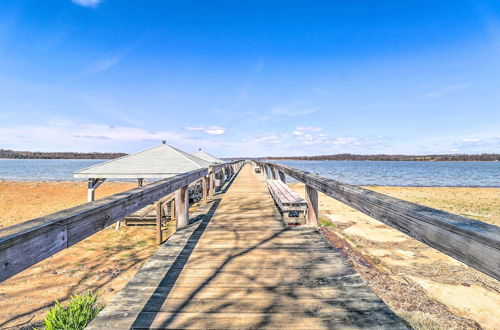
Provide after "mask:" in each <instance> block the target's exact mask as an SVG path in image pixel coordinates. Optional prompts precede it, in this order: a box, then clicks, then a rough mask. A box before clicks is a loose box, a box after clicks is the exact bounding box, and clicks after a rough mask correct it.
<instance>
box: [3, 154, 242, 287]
mask: <svg viewBox="0 0 500 330" xmlns="http://www.w3.org/2000/svg"><path fill="white" fill-rule="evenodd" d="M240 163H241V162H240V161H235V162H230V163H224V164H217V165H214V166H210V168H203V169H199V170H194V171H191V172H187V173H183V174H179V175H176V176H174V177H172V178H168V179H164V180H161V181H157V182H154V183H151V184H149V185H146V186H143V187H137V188H134V189H131V190H128V191H125V192H121V193H117V194H114V195H112V196H109V197H106V198H102V199H99V200H97V201H94V202H90V203H85V204H82V205H78V206H75V207H72V208H69V209H66V210H63V211H59V212H56V213H52V214H49V215H46V216H42V217H39V218H35V219H32V220H28V221H25V222H22V223H19V224H16V225H13V226H10V227H7V228H3V229H0V281H3V280H5V279H7V278H9V277H11V276H13V275H15V274H17V273H19V272H21V271H23V270H24V269H26V268H28V267H30V266H32V265H34V264H36V263H37V262H39V261H41V260H43V259H45V258H47V257H50V256H51V255H53V254H55V253H57V252H59V251H61V250H63V249H65V248H68V247H70V246H72V245H74V244H76V243H78V242H79V241H81V240H83V239H85V238H87V237H89V236H90V235H93V234H95V233H96V232H98V231H100V230H102V229H104V228H106V227H107V226H109V225H111V224H112V223H114V222H116V221H118V220H120V219H122V218H123V217H126V216H127V215H129V214H131V213H133V212H135V211H137V210H140V209H141V208H143V207H145V206H147V205H149V204H151V203H153V202H155V201H157V200H160V199H161V198H162V197H164V196H166V195H168V194H170V193H173V192H175V191H176V190H178V189H180V188H182V187H187V186H188V185H189V184H190V183H192V182H195V181H197V180H199V179H201V178H202V177H206V176H207V175H208V174H209V173H217V172H220V171H221V170H223V169H225V168H227V167H229V166H232V165H237V166H239V165H240Z"/></svg>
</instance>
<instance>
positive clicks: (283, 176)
mask: <svg viewBox="0 0 500 330" xmlns="http://www.w3.org/2000/svg"><path fill="white" fill-rule="evenodd" d="M278 174H279V176H280V180H281V181H282V182H283V183H286V179H285V173H283V172H281V171H278Z"/></svg>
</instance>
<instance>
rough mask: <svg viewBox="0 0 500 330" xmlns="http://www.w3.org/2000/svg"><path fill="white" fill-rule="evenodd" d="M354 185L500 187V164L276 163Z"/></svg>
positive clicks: (396, 162)
mask: <svg viewBox="0 0 500 330" xmlns="http://www.w3.org/2000/svg"><path fill="white" fill-rule="evenodd" d="M278 163H280V164H284V165H288V166H291V167H295V168H298V169H301V170H305V171H309V172H313V173H317V174H319V175H321V176H325V177H327V178H331V179H335V180H338V181H342V182H347V183H350V184H355V185H380V186H457V187H459V186H462V187H500V162H409V161H404V162H403V161H401V162H398V161H378V162H377V161H335V160H329V161H328V160H327V161H279V162H278Z"/></svg>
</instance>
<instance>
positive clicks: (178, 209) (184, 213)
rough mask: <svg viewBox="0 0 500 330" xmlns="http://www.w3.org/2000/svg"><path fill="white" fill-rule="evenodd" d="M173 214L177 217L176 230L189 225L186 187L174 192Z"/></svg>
mask: <svg viewBox="0 0 500 330" xmlns="http://www.w3.org/2000/svg"><path fill="white" fill-rule="evenodd" d="M175 213H176V216H177V219H176V220H177V222H176V225H177V229H181V228H184V227H187V225H188V223H189V196H188V186H184V187H182V188H180V189H178V190H176V191H175Z"/></svg>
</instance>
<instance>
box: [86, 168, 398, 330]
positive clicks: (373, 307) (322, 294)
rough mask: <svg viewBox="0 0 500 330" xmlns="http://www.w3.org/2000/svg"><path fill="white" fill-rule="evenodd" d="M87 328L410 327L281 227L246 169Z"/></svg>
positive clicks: (322, 250) (329, 258) (321, 243)
mask: <svg viewBox="0 0 500 330" xmlns="http://www.w3.org/2000/svg"><path fill="white" fill-rule="evenodd" d="M193 217H194V219H193V221H192V223H191V224H190V225H189V226H188V227H187V228H183V229H181V230H179V231H178V232H176V234H174V235H173V236H172V237H171V238H170V239H169V240H168V241H167V242H166V243H165V244H163V245H162V246H161V247H160V249H159V250H158V252H157V253H156V254H155V255H154V256H153V257H152V258H151V259H150V260H149V261H148V262H147V263H146V264H145V265H144V266H143V268H141V270H140V271H139V272H138V273H137V274H136V276H135V277H134V278H133V279H132V280H131V281H130V282H129V283H128V284H127V285H126V286H125V288H124V289H123V290H121V291H120V292H119V293H118V294H117V296H116V297H115V298H114V299H113V301H112V302H111V303H110V304H108V306H106V308H105V309H104V310H103V311H102V312H101V313H100V314H99V316H98V317H97V318H96V319H95V320H94V321H93V322H92V323H91V325H90V326H89V328H90V329H103V328H118V329H128V328H138V329H140V328H183V329H186V328H196V329H207V328H252V329H256V328H280V329H290V328H296V329H305V328H314V329H319V328H329V329H332V328H366V329H377V328H380V329H400V328H406V327H405V325H404V324H403V323H402V321H401V320H400V319H399V318H398V317H397V316H395V315H394V314H393V312H392V311H391V310H390V309H389V308H388V307H387V306H386V305H385V304H384V303H383V302H382V301H381V300H380V299H379V298H378V297H377V296H376V295H375V294H374V293H373V292H372V291H371V290H370V289H369V288H368V286H367V285H366V284H365V283H364V282H363V281H362V279H361V278H360V276H359V275H358V274H357V273H356V272H355V271H354V270H353V269H352V268H350V267H349V266H348V265H347V264H346V263H345V261H344V260H343V259H342V257H341V256H340V255H339V254H338V253H337V251H336V250H335V249H334V248H332V247H331V246H330V245H329V244H328V243H327V242H326V241H325V240H324V239H323V237H322V236H321V235H320V234H319V233H318V232H317V231H316V230H315V229H312V228H307V227H300V228H285V227H284V226H283V224H282V220H281V216H280V214H279V213H278V211H277V209H276V207H275V205H274V202H273V200H272V197H271V195H270V194H269V192H268V190H267V186H266V181H265V178H264V177H263V176H262V175H257V174H255V173H253V167H252V166H250V165H246V166H244V167H243V169H242V170H241V171H240V173H239V174H238V176H237V177H236V179H235V180H234V182H233V183H232V185H231V186H230V187H229V189H228V190H227V192H225V193H223V194H220V195H218V196H216V197H215V199H214V201H212V202H211V203H209V204H208V205H207V206H206V207H205V208H201V209H200V210H199V211H198V212H197V213H196V214H193V215H192V218H193Z"/></svg>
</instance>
